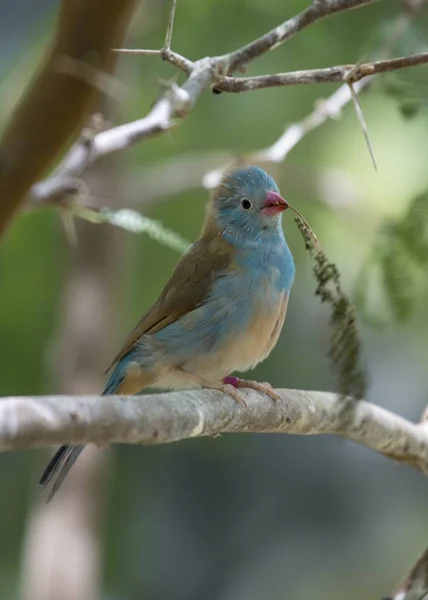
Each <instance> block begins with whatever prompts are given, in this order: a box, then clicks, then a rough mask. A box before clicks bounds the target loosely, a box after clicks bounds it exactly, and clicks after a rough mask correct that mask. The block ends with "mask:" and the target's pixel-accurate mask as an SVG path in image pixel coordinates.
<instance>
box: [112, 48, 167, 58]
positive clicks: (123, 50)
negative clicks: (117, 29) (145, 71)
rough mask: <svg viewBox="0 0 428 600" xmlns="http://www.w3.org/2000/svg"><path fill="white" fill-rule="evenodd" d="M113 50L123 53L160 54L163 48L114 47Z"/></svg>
mask: <svg viewBox="0 0 428 600" xmlns="http://www.w3.org/2000/svg"><path fill="white" fill-rule="evenodd" d="M111 51H112V52H119V53H121V54H147V55H148V56H159V55H160V54H161V52H162V50H149V49H147V50H146V49H144V48H112V50H111Z"/></svg>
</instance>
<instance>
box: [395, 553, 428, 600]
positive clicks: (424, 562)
mask: <svg viewBox="0 0 428 600" xmlns="http://www.w3.org/2000/svg"><path fill="white" fill-rule="evenodd" d="M427 597H428V548H427V549H426V550H425V552H424V553H423V555H422V556H421V557H420V558H419V559H418V561H417V562H416V564H415V565H414V567H412V569H411V571H410V573H409V574H408V576H407V577H406V580H405V581H404V582H403V583H402V584H401V585H400V587H399V589H398V590H397V591H396V592H394V594H393V596H392V597H391V598H389V599H387V600H426V598H427Z"/></svg>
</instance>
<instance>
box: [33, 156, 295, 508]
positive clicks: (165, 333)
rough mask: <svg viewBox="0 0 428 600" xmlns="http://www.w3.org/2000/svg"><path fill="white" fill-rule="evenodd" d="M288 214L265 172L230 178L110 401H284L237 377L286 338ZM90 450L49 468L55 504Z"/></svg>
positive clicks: (114, 378)
mask: <svg viewBox="0 0 428 600" xmlns="http://www.w3.org/2000/svg"><path fill="white" fill-rule="evenodd" d="M288 207H289V204H288V202H287V201H286V200H285V199H284V198H283V197H282V196H281V194H280V191H279V188H278V186H277V184H276V182H275V181H274V179H273V178H272V177H271V176H270V175H268V173H266V171H264V170H263V169H261V168H260V167H258V166H255V165H253V166H244V167H236V168H234V169H232V170H231V171H228V172H226V173H225V174H224V175H223V178H222V180H221V182H220V184H219V186H218V187H217V189H216V190H215V191H214V192H213V194H212V196H211V198H210V201H209V202H208V204H207V210H206V215H205V221H204V224H203V226H202V230H201V233H200V236H199V238H198V239H197V240H196V241H195V242H194V243H193V244H192V245H191V246H190V247H189V248H188V249H187V251H185V253H184V254H183V255H182V257H181V259H180V260H179V262H178V263H177V265H176V268H175V270H174V271H173V273H172V276H171V277H170V279H169V281H168V282H167V284H166V285H165V287H164V289H163V291H162V292H161V294H160V296H159V298H158V299H157V300H156V302H155V303H154V304H153V305H152V307H151V308H150V309H149V310H148V311H147V312H146V314H145V315H144V316H143V317H142V318H141V320H140V322H139V323H138V324H137V326H136V327H135V328H134V329H133V330H132V331H131V333H130V334H129V336H128V338H127V339H126V340H125V343H124V345H123V347H122V349H121V350H120V352H118V354H117V355H116V356H115V358H114V359H113V361H112V364H111V366H110V367H109V369H107V371H106V373H109V377H108V379H107V383H106V385H105V388H104V391H103V395H112V394H118V395H133V394H137V393H139V392H140V391H141V390H143V389H144V388H147V387H152V388H161V389H174V390H179V389H189V388H190V389H191V388H210V389H215V390H219V391H221V392H224V393H226V394H228V395H230V396H231V397H232V398H233V399H234V400H235V401H236V402H238V403H239V404H244V405H245V398H244V396H243V394H242V392H241V391H240V390H239V389H240V388H251V389H255V390H258V391H259V392H262V393H264V394H266V395H268V396H269V397H270V398H272V399H273V400H275V401H276V400H278V398H279V396H278V394H277V393H276V392H275V390H274V389H273V388H272V387H271V386H270V385H269V384H268V383H259V382H256V381H248V380H245V379H241V378H239V377H236V376H234V375H232V373H233V372H234V371H238V372H243V371H247V370H249V369H251V368H253V367H254V366H255V365H257V364H258V363H259V362H261V361H263V360H264V359H265V358H266V357H267V356H268V355H269V354H270V352H271V350H272V349H273V348H274V346H275V345H276V343H277V341H278V338H279V335H280V332H281V330H282V326H283V324H284V319H285V314H286V311H287V304H288V299H289V295H290V290H291V287H292V285H293V281H294V275H295V265H294V260H293V256H292V253H291V251H290V249H289V247H288V244H287V241H286V238H285V235H284V232H283V228H282V213H283V211H284V210H285V209H287V208H288ZM83 448H84V446H83V445H64V446H61V447H60V448H59V450H58V451H57V452H56V454H55V455H54V456H53V458H52V459H51V461H50V462H49V464H48V466H47V467H46V469H45V471H44V473H43V475H42V477H41V479H40V482H39V483H40V485H41V486H42V488H46V487H47V486H48V485H49V484H50V483H51V482H52V481H53V486H52V489H51V492H50V494H49V497H48V499H47V501H48V502H49V501H50V500H51V499H52V497H53V496H54V495H55V493H56V492H57V490H58V489H59V487H60V485H61V484H62V482H63V480H64V478H65V477H66V475H67V474H68V472H69V470H70V469H71V467H72V466H73V464H74V463H75V462H76V460H77V458H78V456H79V455H80V453H81V452H82V450H83Z"/></svg>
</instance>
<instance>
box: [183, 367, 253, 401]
mask: <svg viewBox="0 0 428 600" xmlns="http://www.w3.org/2000/svg"><path fill="white" fill-rule="evenodd" d="M180 371H181V372H182V373H186V376H187V377H188V378H189V379H190V380H191V381H193V382H194V383H195V384H196V385H198V386H199V387H201V388H204V389H206V390H217V391H219V392H223V394H227V395H228V396H230V397H231V398H233V399H234V400H235V402H237V403H238V404H240V405H241V406H247V403H246V401H245V398H244V397H243V394H241V393H240V392H238V390H237V389H236V386H235V385H233V384H232V383H230V382H229V381H226V380H225V379H228V378H227V377H226V378H225V379H224V380H223V381H222V382H221V381H211V380H210V379H205V378H204V377H199V376H198V375H193V373H189V372H188V371H186V370H185V369H183V368H181V369H180ZM231 379H233V380H234V379H236V377H232V378H231Z"/></svg>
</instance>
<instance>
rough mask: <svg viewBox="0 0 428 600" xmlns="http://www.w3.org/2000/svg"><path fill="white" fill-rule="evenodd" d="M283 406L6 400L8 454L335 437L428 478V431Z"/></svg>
mask: <svg viewBox="0 0 428 600" xmlns="http://www.w3.org/2000/svg"><path fill="white" fill-rule="evenodd" d="M278 393H279V395H280V396H281V398H282V402H277V403H273V402H272V400H270V399H269V398H267V397H265V396H263V395H261V394H258V393H256V392H254V391H252V390H246V401H247V407H246V408H243V407H242V406H239V405H238V404H237V403H236V402H234V401H233V400H232V399H231V398H230V397H228V396H226V395H224V394H221V393H219V392H216V391H213V390H193V391H187V392H182V391H180V392H171V393H169V394H156V395H149V396H136V397H126V398H125V397H119V396H108V397H106V396H101V397H99V396H47V397H35V398H29V397H11V398H2V399H1V402H0V450H1V451H5V450H16V449H21V448H38V447H41V446H47V445H51V444H60V443H82V442H83V443H95V444H105V443H123V444H162V443H168V442H174V441H178V440H182V439H187V438H191V437H202V436H215V435H217V434H219V433H232V432H235V433H237V432H253V433H256V432H257V433H288V434H305V435H308V434H310V435H313V434H326V433H328V434H333V435H340V436H342V437H345V438H348V439H350V440H353V441H355V442H359V443H360V444H363V445H365V446H367V447H369V448H371V449H373V450H376V451H377V452H380V453H381V454H384V455H385V456H388V457H390V458H393V459H394V460H397V461H400V462H403V463H406V464H409V465H412V466H414V467H417V468H419V469H420V470H422V471H423V472H424V473H426V474H428V432H427V431H426V429H424V428H423V427H421V426H419V425H415V424H413V423H410V422H409V421H406V420H405V419H403V418H402V417H399V416H397V415H395V414H393V413H391V412H388V411H387V410H385V409H383V408H381V407H379V406H376V405H374V404H369V403H367V402H357V403H355V402H354V401H350V402H345V401H343V400H341V398H340V397H339V396H337V395H336V394H331V393H326V392H307V391H301V390H278Z"/></svg>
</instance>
